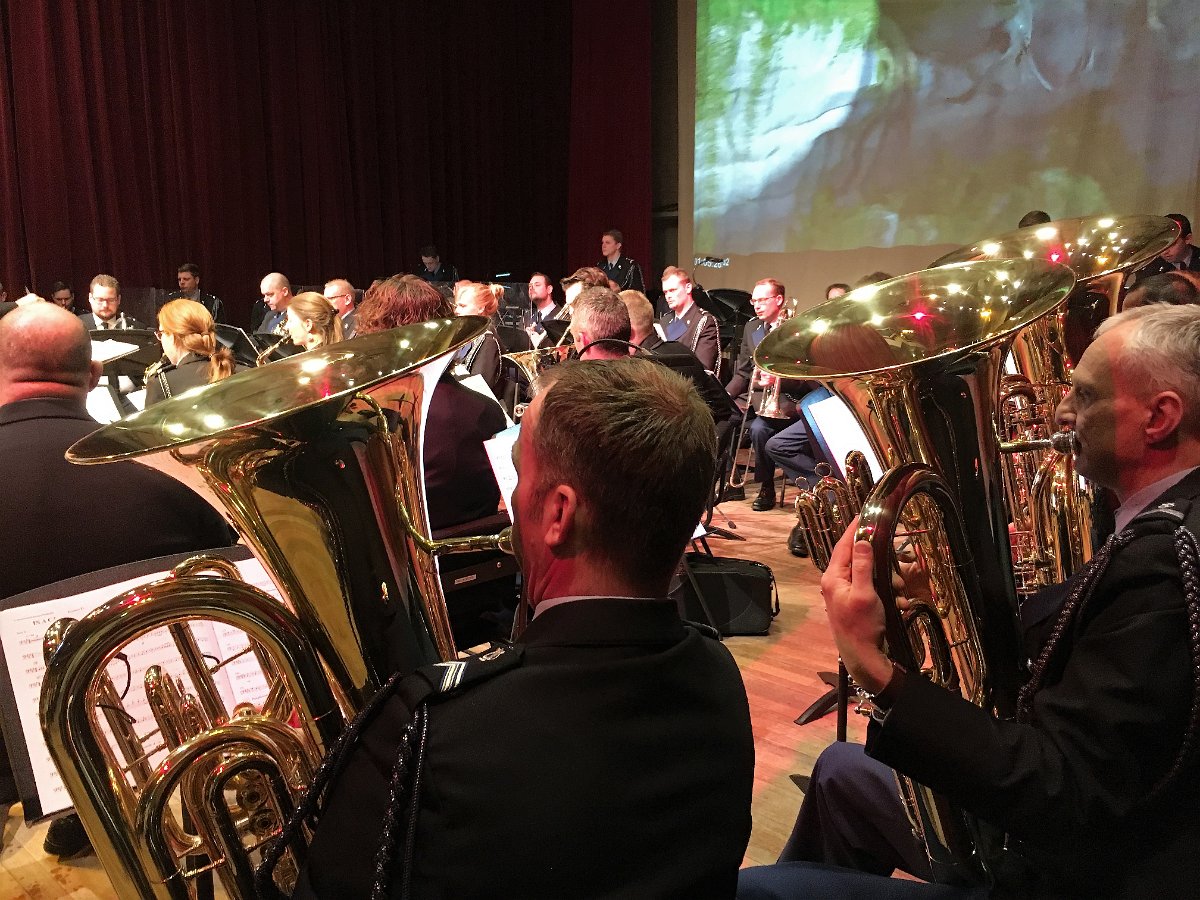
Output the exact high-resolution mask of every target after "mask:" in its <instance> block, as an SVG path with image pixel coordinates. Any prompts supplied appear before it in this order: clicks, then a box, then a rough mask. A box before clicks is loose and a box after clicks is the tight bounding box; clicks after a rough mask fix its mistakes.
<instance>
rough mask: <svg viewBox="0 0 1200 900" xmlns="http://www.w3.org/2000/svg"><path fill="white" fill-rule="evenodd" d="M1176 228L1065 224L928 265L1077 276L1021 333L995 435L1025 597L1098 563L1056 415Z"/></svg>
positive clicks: (1083, 497)
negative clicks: (1090, 349) (1005, 265)
mask: <svg viewBox="0 0 1200 900" xmlns="http://www.w3.org/2000/svg"><path fill="white" fill-rule="evenodd" d="M1178 229H1179V227H1178V225H1176V224H1175V223H1174V222H1173V221H1172V220H1170V219H1167V218H1165V217H1160V216H1087V217H1083V218H1077V219H1059V220H1057V221H1054V222H1048V223H1046V224H1044V225H1036V226H1031V227H1028V228H1021V229H1017V230H1016V231H1011V232H1008V233H1006V234H1002V235H999V236H997V237H994V238H989V239H987V240H983V241H979V242H977V243H975V244H971V245H968V246H965V247H961V248H959V249H958V250H955V251H952V252H951V253H948V254H946V255H945V256H942V257H940V258H939V259H937V260H935V261H934V262H933V263H931V264H930V265H931V267H938V266H942V265H948V264H952V263H962V262H969V261H986V260H998V259H1045V260H1048V261H1050V262H1055V263H1059V264H1061V265H1065V266H1066V267H1067V268H1069V269H1070V270H1071V271H1072V272H1073V273H1074V274H1075V279H1076V281H1075V287H1074V288H1073V289H1072V291H1071V293H1070V295H1069V296H1068V297H1067V299H1066V301H1065V302H1064V303H1063V304H1062V305H1061V306H1060V307H1059V308H1058V309H1057V310H1056V311H1055V312H1054V313H1053V314H1052V315H1047V316H1043V317H1041V318H1040V319H1038V320H1037V321H1036V322H1032V323H1030V324H1029V325H1028V326H1027V327H1025V328H1023V329H1021V330H1020V331H1018V332H1017V334H1016V335H1015V336H1014V338H1013V341H1012V345H1011V348H1010V355H1009V359H1008V360H1007V361H1006V362H1007V365H1006V369H1007V370H1008V374H1007V375H1006V376H1005V377H1004V383H1003V384H1002V387H1001V393H1000V400H999V422H998V424H997V428H998V430H999V432H1000V441H1001V450H1002V453H1003V457H1004V462H1003V470H1004V471H1003V478H1004V486H1005V493H1006V495H1007V497H1008V498H1009V510H1010V512H1011V513H1012V516H1013V540H1014V554H1013V555H1014V566H1015V571H1016V577H1017V582H1018V583H1017V588H1018V592H1019V593H1021V594H1022V595H1027V594H1031V593H1033V592H1034V591H1036V590H1038V589H1039V588H1042V587H1046V586H1047V585H1051V584H1057V583H1060V582H1063V581H1065V580H1066V579H1067V578H1068V577H1070V575H1071V574H1072V573H1074V572H1075V571H1077V570H1078V569H1079V568H1080V567H1081V566H1082V565H1083V564H1084V563H1085V562H1087V560H1088V559H1090V558H1091V555H1092V546H1093V538H1092V524H1091V512H1090V510H1091V505H1092V499H1093V498H1092V494H1091V488H1090V486H1088V485H1086V484H1083V483H1081V481H1080V479H1079V478H1078V477H1076V475H1075V468H1074V459H1073V457H1072V456H1071V455H1069V454H1067V455H1064V454H1058V453H1054V452H1050V451H1048V450H1047V449H1046V448H1047V447H1048V446H1049V444H1048V441H1049V440H1051V439H1052V437H1053V432H1054V427H1053V418H1054V410H1055V408H1056V407H1057V406H1058V404H1059V403H1060V402H1061V401H1062V399H1063V397H1064V396H1065V395H1066V393H1067V391H1068V390H1069V389H1070V387H1071V371H1072V369H1073V367H1074V364H1075V362H1076V361H1077V360H1078V359H1079V357H1080V356H1081V355H1082V354H1083V351H1084V349H1086V347H1087V345H1088V344H1089V343H1091V339H1092V333H1093V332H1094V331H1095V330H1096V326H1097V325H1099V324H1100V322H1101V321H1102V320H1103V319H1105V318H1107V317H1108V316H1111V315H1114V314H1115V313H1116V312H1118V311H1119V309H1120V305H1121V301H1122V298H1123V295H1124V289H1125V285H1126V284H1127V282H1128V279H1129V276H1130V275H1131V274H1132V273H1134V272H1136V271H1137V270H1138V269H1139V268H1141V267H1142V266H1144V265H1146V264H1147V263H1149V262H1150V261H1151V260H1153V259H1155V258H1156V257H1157V256H1158V254H1159V253H1161V252H1162V251H1163V250H1164V249H1166V248H1167V247H1168V246H1170V245H1171V243H1172V242H1173V241H1174V240H1175V238H1176V236H1177V235H1178Z"/></svg>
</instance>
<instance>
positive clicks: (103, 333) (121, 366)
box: [89, 328, 163, 416]
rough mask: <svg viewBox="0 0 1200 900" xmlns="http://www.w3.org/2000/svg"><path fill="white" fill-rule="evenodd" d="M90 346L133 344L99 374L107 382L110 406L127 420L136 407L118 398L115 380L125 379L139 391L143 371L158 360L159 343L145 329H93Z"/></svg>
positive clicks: (150, 332) (120, 396) (119, 396)
mask: <svg viewBox="0 0 1200 900" xmlns="http://www.w3.org/2000/svg"><path fill="white" fill-rule="evenodd" d="M89 334H90V336H91V338H92V343H101V342H103V341H120V342H121V343H123V344H134V345H135V347H134V349H132V350H126V351H125V352H124V353H122V354H121V355H120V356H116V357H112V358H110V359H108V360H106V361H105V363H104V369H103V373H104V376H105V377H106V378H107V379H108V395H109V397H111V398H112V402H113V405H114V406H115V407H116V409H117V412H119V413H120V414H121V415H122V416H128V415H131V414H132V413H135V412H137V411H138V409H137V407H136V406H134V405H133V403H132V402H131V401H130V400H129V398H128V397H127V396H126V395H125V394H122V393H121V391H120V389H119V386H118V380H119V379H120V378H128V379H129V380H130V381H132V382H133V384H134V385H135V386H136V387H142V386H143V385H144V384H145V382H146V369H147V368H149V367H150V366H152V365H154V364H155V363H156V362H158V361H159V360H160V359H162V355H163V350H162V343H161V342H160V341H159V339H158V335H157V334H156V333H155V332H153V331H150V330H149V329H146V328H125V329H115V328H111V329H96V330H94V331H91V332H89Z"/></svg>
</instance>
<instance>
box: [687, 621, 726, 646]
mask: <svg viewBox="0 0 1200 900" xmlns="http://www.w3.org/2000/svg"><path fill="white" fill-rule="evenodd" d="M683 624H684V626H685V627H687V628H694V629H696V631H698V632H700V633H701V634H702V635H704V636H705V637H706V638H712V639H713V640H714V641H719V640H720V639H721V632H719V631H717V629H715V628H713V627H712V626H711V625H709V624H707V623H705V622H693V621H692V620H691V619H684V620H683Z"/></svg>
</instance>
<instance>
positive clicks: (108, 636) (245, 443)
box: [41, 317, 511, 898]
mask: <svg viewBox="0 0 1200 900" xmlns="http://www.w3.org/2000/svg"><path fill="white" fill-rule="evenodd" d="M485 327H486V320H484V319H482V318H479V317H461V318H455V319H448V320H438V321H434V322H427V323H421V324H419V325H413V326H408V327H405V328H400V329H395V330H393V331H390V332H384V333H381V334H373V335H366V336H363V337H360V338H356V339H354V340H351V341H346V342H343V343H339V344H337V345H335V346H331V347H327V348H320V349H318V350H314V351H309V352H308V353H302V354H299V355H297V356H293V357H289V358H288V359H285V360H281V361H279V362H277V363H273V364H272V365H270V366H267V367H264V368H261V369H253V370H249V371H246V372H242V373H238V374H237V375H234V376H231V377H230V378H228V379H225V380H223V381H221V382H217V383H215V384H211V385H207V386H204V387H201V388H197V389H195V390H192V391H189V392H187V393H185V394H181V395H179V396H177V397H174V398H172V399H170V400H167V401H165V402H163V403H161V404H158V405H156V406H153V407H151V408H149V409H147V410H145V411H143V412H142V413H138V414H137V415H135V416H131V417H129V418H127V419H123V420H121V421H119V422H116V423H113V424H112V425H109V426H107V427H105V428H102V429H100V430H99V431H97V432H95V433H93V434H92V435H89V436H88V437H87V438H84V439H83V440H81V441H79V442H78V443H76V444H75V445H74V446H73V447H72V448H71V449H70V451H68V458H69V459H71V460H72V461H73V462H77V463H83V464H90V463H103V462H109V461H113V460H121V459H134V460H137V461H138V462H141V463H144V464H146V465H149V466H152V467H154V468H157V469H160V470H162V471H164V472H166V473H168V474H170V475H172V476H173V477H175V478H177V479H178V480H180V481H182V482H184V483H185V484H188V485H189V486H190V487H192V488H193V489H195V490H196V491H197V492H198V493H200V494H201V496H204V497H205V498H206V499H207V500H208V501H209V502H210V503H211V504H212V505H213V506H214V507H216V508H217V509H219V510H221V511H222V512H224V514H225V515H226V516H227V517H228V518H229V519H230V520H231V521H232V522H233V523H234V524H235V526H236V527H237V528H238V530H239V532H240V533H241V534H242V536H243V538H244V540H245V542H246V543H247V544H248V545H249V546H250V548H251V549H252V550H253V552H254V553H255V555H256V556H257V558H258V559H259V560H260V561H261V562H262V563H263V565H264V567H265V569H266V571H267V573H268V574H269V575H270V577H271V578H272V580H273V581H274V582H275V584H276V585H277V586H278V588H279V591H280V594H281V596H282V597H283V598H284V600H285V603H286V604H287V605H286V606H284V605H281V604H280V603H278V602H277V601H275V600H274V599H273V598H271V597H269V596H267V595H266V594H263V593H262V592H261V591H258V590H256V589H255V588H252V587H250V586H248V585H246V584H244V583H242V582H240V581H238V580H235V579H236V576H237V568H236V567H235V566H233V565H232V564H229V563H227V562H225V561H224V560H220V559H216V558H213V557H204V556H201V557H193V558H191V559H188V560H187V561H185V562H184V563H182V564H181V565H180V566H179V567H178V568H177V569H176V571H175V572H174V573H173V574H172V576H171V577H169V578H167V579H164V580H162V581H160V582H157V583H155V584H150V585H144V586H142V587H141V588H137V589H135V590H133V591H130V592H127V593H126V594H124V595H122V596H120V597H117V598H115V599H114V600H112V601H110V602H109V603H107V604H105V605H104V606H102V607H100V608H99V609H97V610H95V611H94V612H92V613H91V614H89V615H88V616H87V617H85V618H84V619H82V620H80V621H79V622H77V623H74V624H71V625H66V624H59V625H57V626H56V627H55V628H54V629H53V630H52V633H50V634H48V636H47V641H46V643H47V651H48V652H50V653H52V654H53V655H52V657H51V658H50V659H49V662H48V665H47V675H46V680H45V682H44V684H43V693H42V710H41V713H42V727H43V731H44V732H45V734H46V739H47V743H48V745H49V746H50V748H51V754H52V756H53V757H54V760H55V763H56V765H57V766H58V768H59V770H60V772H61V773H62V775H63V779H64V782H65V784H66V786H67V790H68V792H69V793H70V795H71V797H72V800H73V801H74V803H75V806H76V809H77V811H78V812H79V814H80V817H81V819H82V820H83V822H84V824H85V827H86V828H87V831H88V833H89V836H91V838H92V841H93V843H94V845H95V846H96V850H97V854H98V855H99V856H100V859H101V862H102V863H103V865H104V866H105V868H106V870H107V871H108V873H109V876H110V878H112V880H113V883H114V886H115V887H116V889H117V892H118V894H119V895H120V896H122V897H131V898H132V897H185V896H188V895H189V891H190V890H191V887H189V879H190V876H191V875H192V874H195V872H188V871H185V870H187V868H188V865H189V863H188V862H187V861H186V860H185V857H188V856H191V855H196V854H198V853H203V854H205V855H208V856H209V857H210V858H211V860H212V861H211V862H210V863H209V864H208V865H207V866H205V867H204V868H212V869H215V870H216V871H217V873H218V874H219V875H220V877H221V878H222V880H223V883H224V885H225V888H226V891H227V893H229V895H230V896H232V897H239V898H240V897H250V896H254V893H253V888H252V884H251V878H252V869H253V862H252V860H251V855H252V854H253V853H254V852H255V849H256V847H257V845H258V844H260V843H261V842H262V841H263V840H264V839H266V838H267V837H269V836H270V835H271V834H272V833H273V832H274V831H275V829H276V826H277V823H278V822H279V820H280V819H281V818H282V817H284V816H286V815H287V813H288V812H289V811H290V809H291V804H292V802H293V799H292V798H293V797H294V796H296V795H298V793H299V792H300V791H301V790H302V789H303V786H304V785H305V784H306V783H307V780H308V776H309V774H310V772H311V770H312V768H313V767H314V766H315V765H316V764H317V762H319V760H320V758H321V757H322V755H323V754H324V753H325V751H326V749H327V747H328V745H329V742H330V741H331V740H332V739H333V738H334V737H335V736H336V735H337V734H338V733H339V732H340V730H341V727H342V723H343V720H344V716H348V715H351V714H353V713H354V712H355V711H357V710H358V709H359V708H360V707H361V706H362V704H363V703H365V702H366V700H367V699H369V697H370V696H371V695H372V694H373V693H374V692H375V691H376V690H377V688H378V687H379V686H380V685H381V684H382V683H383V682H384V680H386V678H387V677H389V676H390V675H391V674H392V673H393V672H395V671H409V670H411V669H412V668H415V667H416V666H418V665H422V664H424V663H429V662H434V661H436V660H439V659H449V658H452V657H453V655H454V653H455V648H454V645H453V640H452V638H451V636H450V629H449V623H448V617H447V614H446V610H445V602H444V598H443V597H442V594H441V587H440V581H439V579H438V574H437V569H436V562H435V556H436V555H437V554H439V553H446V552H455V551H461V550H474V549H483V548H500V549H504V550H508V551H510V552H511V532H510V531H509V530H506V531H505V532H503V533H501V534H500V535H495V536H485V537H471V538H464V539H456V540H450V541H434V540H432V539H431V537H430V532H429V521H428V516H427V513H426V507H425V502H424V488H423V478H422V469H423V463H422V440H421V438H422V427H421V426H422V422H423V420H424V413H425V411H426V410H427V408H428V404H429V401H430V397H431V395H432V391H433V389H434V386H435V384H436V383H437V381H438V378H439V377H440V376H441V374H442V372H443V371H444V368H445V364H446V362H447V361H448V360H449V359H450V357H451V354H452V352H453V351H454V350H455V349H456V348H457V347H459V346H461V345H462V344H464V343H466V342H468V341H470V340H471V339H473V338H474V337H476V336H477V335H478V334H480V333H481V332H482V331H483V330H484V328H485ZM212 573H215V575H214V574H212ZM194 619H207V620H212V621H216V622H220V623H225V624H228V625H232V626H234V627H236V628H239V629H241V630H242V631H243V632H245V633H246V635H247V640H248V646H247V647H246V648H245V649H244V650H243V651H242V652H240V653H237V654H235V655H234V658H236V657H240V656H252V657H253V658H254V659H255V660H257V662H258V665H259V667H260V668H261V669H262V671H263V674H264V677H265V678H266V680H267V683H268V684H269V685H270V686H271V687H270V691H269V694H268V695H267V698H266V700H265V702H264V703H263V704H262V707H261V709H257V710H256V709H253V708H246V705H245V704H243V705H240V706H239V707H238V708H237V709H235V710H233V711H232V713H231V711H230V710H229V709H227V708H226V704H225V701H224V699H223V698H222V695H221V694H220V692H219V691H218V690H217V687H216V684H215V682H214V680H213V677H212V674H213V672H215V671H217V670H218V669H219V668H221V667H223V666H224V665H225V664H226V663H227V662H228V661H229V660H224V661H220V662H218V663H216V664H215V665H211V666H210V664H209V662H208V660H207V659H206V658H205V655H204V654H203V653H202V652H201V649H200V647H199V646H198V644H197V642H196V640H195V637H194V636H193V634H192V630H191V628H190V626H189V624H188V623H189V621H190V620H194ZM160 628H166V629H167V630H168V631H169V632H170V634H171V636H172V638H173V639H174V643H175V646H176V647H177V649H178V651H179V656H180V659H181V661H182V664H183V668H184V670H185V671H186V675H187V682H188V685H190V688H188V687H185V686H184V685H183V684H181V683H180V681H179V679H177V678H173V677H172V675H171V674H170V673H168V672H166V671H163V670H162V669H158V670H155V669H154V668H153V667H152V670H151V671H150V672H149V673H148V677H147V679H146V682H147V691H148V697H149V699H150V701H151V706H152V710H153V714H154V717H155V719H156V722H157V723H158V725H159V728H158V729H157V732H160V733H161V740H160V741H159V742H158V745H157V746H153V747H148V746H147V745H148V741H147V738H148V737H149V735H146V734H142V735H139V734H136V733H134V731H133V729H132V728H131V727H130V726H129V722H128V717H125V716H124V714H123V711H122V710H121V708H120V697H119V696H118V695H117V693H116V691H115V689H113V687H112V683H111V681H110V680H109V678H108V675H107V674H106V671H105V669H106V666H107V663H108V662H109V661H110V660H112V659H113V658H115V656H116V655H117V654H118V653H120V652H121V648H122V647H123V646H125V645H126V644H128V643H129V642H130V641H131V640H136V639H137V638H138V637H139V636H141V635H143V634H146V633H147V632H149V631H153V630H156V629H160ZM56 647H57V649H55V648H56ZM100 716H103V717H104V718H105V721H106V723H107V725H108V730H109V731H111V732H112V733H113V736H114V739H115V741H116V743H117V747H118V750H117V751H114V750H113V749H112V748H111V747H110V746H109V745H108V738H107V735H105V734H104V731H105V729H103V728H100V727H98V725H99V718H98V717H100ZM293 721H298V722H299V727H298V728H297V727H295V726H294V725H292V724H289V723H291V722H293ZM164 750H165V751H167V756H166V759H165V760H164V761H163V762H162V763H161V764H160V765H158V766H157V767H151V766H149V765H148V762H147V760H148V759H149V758H150V757H151V756H154V755H155V754H158V753H161V752H163V751H164ZM118 751H119V757H120V758H119V757H118ZM230 797H233V798H234V799H233V800H232V801H231V800H230ZM172 798H179V799H178V801H176V800H174V799H172ZM179 803H182V807H183V809H184V810H185V813H186V815H185V817H184V819H183V822H191V823H194V824H190V825H189V826H188V827H189V828H190V829H192V831H191V832H189V831H187V830H185V829H184V828H183V824H182V823H181V822H179V821H176V819H175V818H174V816H173V814H172V812H171V810H172V809H175V808H177V807H178V805H179ZM247 838H251V842H250V844H249V845H247V844H246V839H247ZM302 850H303V848H302V847H296V848H293V858H292V859H291V861H290V862H288V861H287V860H285V862H284V865H282V866H280V867H278V868H277V869H276V870H275V877H276V878H277V880H279V881H280V884H281V887H282V888H283V889H285V890H286V889H289V888H290V884H289V880H290V878H291V877H293V876H294V875H295V873H296V871H298V868H297V860H298V859H299V858H300V857H299V856H296V855H295V854H298V853H302Z"/></svg>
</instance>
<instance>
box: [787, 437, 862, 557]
mask: <svg viewBox="0 0 1200 900" xmlns="http://www.w3.org/2000/svg"><path fill="white" fill-rule="evenodd" d="M845 471H846V480H845V481H844V482H843V481H842V480H841V479H839V478H836V477H834V475H833V474H832V471H831V470H830V468H829V466H828V464H827V463H820V464H818V466H817V474H818V475H819V476H820V478H819V479H818V481H817V483H816V484H815V485H814V486H813V487H812V489H811V490H801V491H800V493H799V494H798V495H797V496H796V519H797V521H798V523H799V526H800V534H801V536H802V537H803V539H804V544H805V546H806V547H807V548H808V555H809V558H810V559H811V560H812V561H813V565H815V566H816V567H817V569H818V570H819V571H821V572H824V571H825V570H826V569H827V568H828V567H829V558H830V557H831V556H832V555H833V548H834V546H835V545H836V544H837V542H838V539H839V538H840V537H841V536H842V535H843V534H844V533H845V531H846V529H847V528H849V527H850V523H851V522H853V521H854V517H855V516H857V515H858V514H859V512H860V511H861V510H862V507H863V504H864V503H866V502H867V497H868V496H870V493H871V489H872V488H873V487H874V486H875V480H874V478H873V477H872V475H871V468H870V465H869V464H868V463H867V457H866V454H864V453H863V452H862V451H860V450H851V451H850V452H849V453H847V454H846V463H845Z"/></svg>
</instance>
